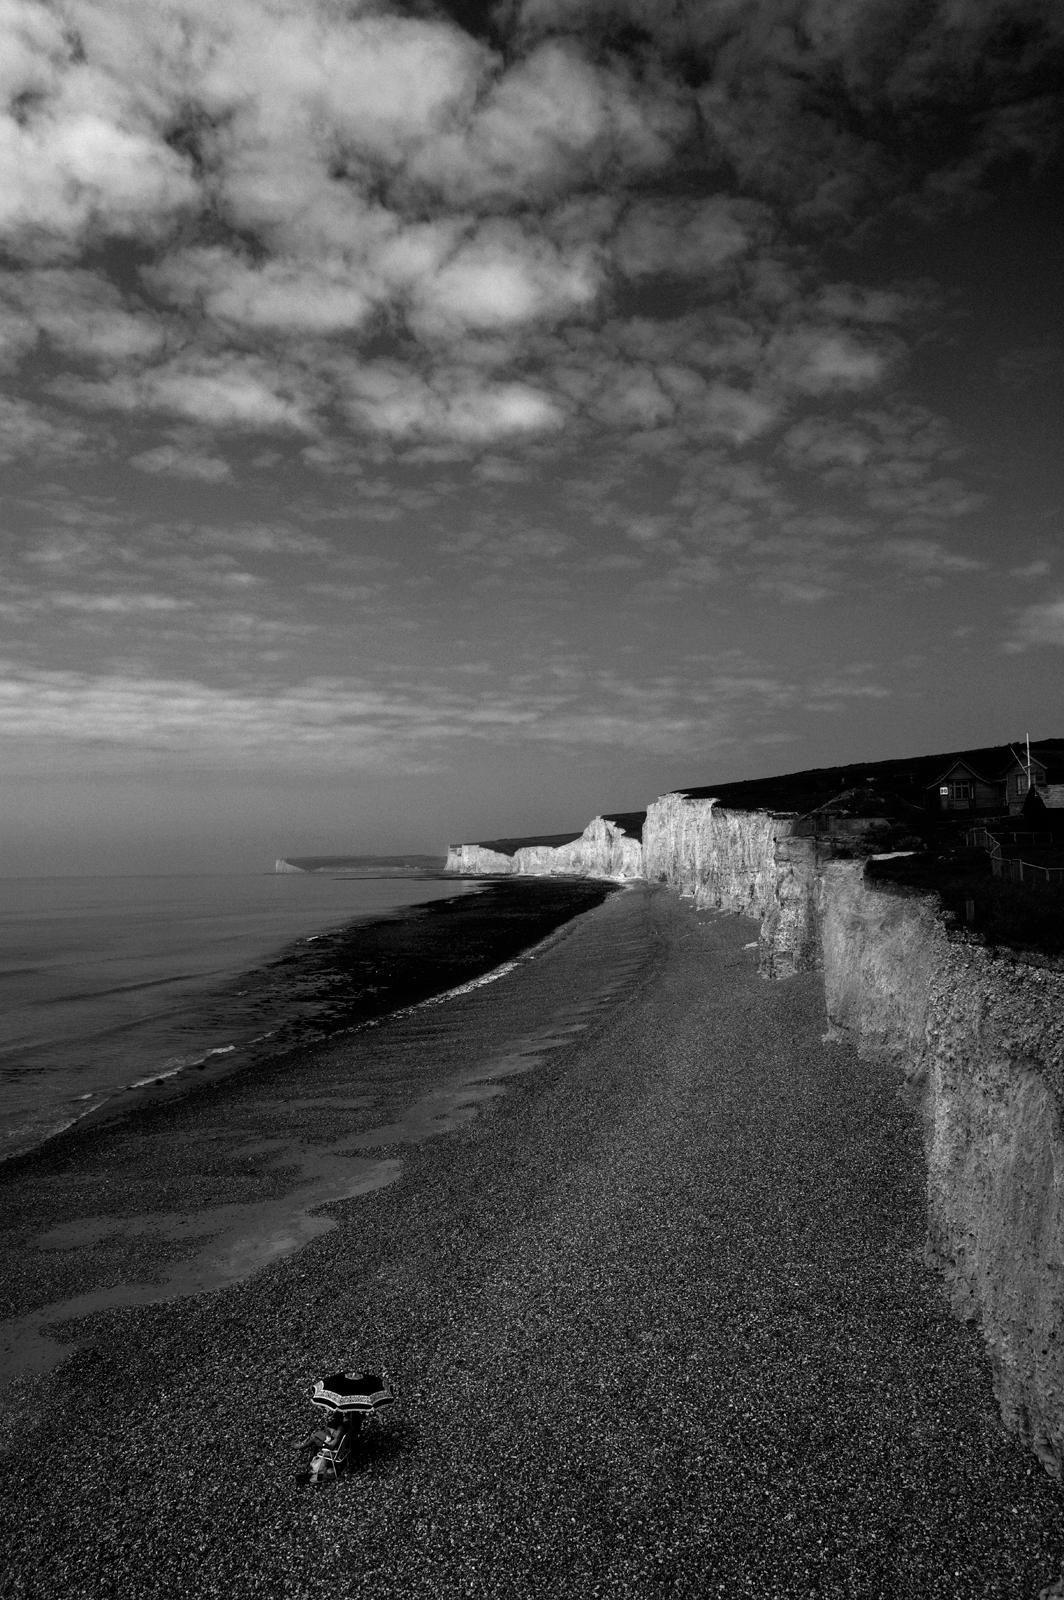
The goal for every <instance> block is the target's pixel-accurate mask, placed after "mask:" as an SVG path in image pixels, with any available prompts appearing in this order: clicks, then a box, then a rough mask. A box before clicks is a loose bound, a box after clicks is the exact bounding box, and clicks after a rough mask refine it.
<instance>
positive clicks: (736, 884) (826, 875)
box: [447, 794, 1064, 1476]
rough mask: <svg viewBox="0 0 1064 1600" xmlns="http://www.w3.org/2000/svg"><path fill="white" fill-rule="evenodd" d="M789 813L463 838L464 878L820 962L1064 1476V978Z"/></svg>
mask: <svg viewBox="0 0 1064 1600" xmlns="http://www.w3.org/2000/svg"><path fill="white" fill-rule="evenodd" d="M796 821H797V819H796V817H795V816H794V815H793V814H791V813H785V812H773V811H757V810H747V811H744V810H741V809H739V808H737V807H735V806H734V805H731V806H725V805H722V804H721V803H720V802H719V800H717V799H715V798H713V797H712V796H708V795H689V794H668V795H664V796H662V797H661V798H659V799H658V800H656V801H655V802H654V803H653V804H652V805H651V806H650V807H649V808H648V810H647V813H646V821H645V823H644V826H643V833H642V839H641V840H636V839H634V838H632V837H630V836H628V835H627V834H625V833H624V832H623V830H621V829H619V828H618V827H617V826H616V825H615V824H613V823H611V822H609V821H607V820H606V819H604V818H602V817H596V818H594V819H593V820H592V821H591V822H590V823H589V824H588V826H587V828H585V830H584V832H583V834H582V835H581V836H580V838H579V839H575V840H572V841H570V842H568V843H566V844H563V845H558V846H553V847H552V846H547V845H534V846H526V847H524V848H518V849H515V851H514V853H513V854H512V855H511V854H506V853H502V852H498V851H492V850H490V849H486V848H485V847H484V846H480V845H455V846H452V847H451V848H450V850H449V851H448V857H447V868H448V870H449V871H452V872H460V873H471V872H473V873H477V874H492V873H507V874H513V873H517V874H527V875H556V874H566V875H582V876H587V877H603V878H613V879H624V878H640V877H642V878H646V879H648V880H650V881H652V882H659V883H663V884H667V885H668V886H669V887H670V888H672V889H673V890H674V891H675V892H676V893H677V894H679V895H682V896H685V897H687V898H690V899H692V900H693V901H694V903H695V904H696V905H698V906H704V907H713V908H716V909H720V910H726V911H732V912H738V913H742V914H744V915H747V916H752V917H756V918H757V919H758V921H759V924H760V937H759V940H758V962H759V968H760V971H761V972H762V973H763V974H764V975H765V976H766V977H769V978H774V979H780V978H786V977H788V976H790V975H791V974H792V973H795V972H798V971H802V970H810V969H819V970H820V971H821V972H822V973H823V980H824V995H825V1004H826V1011H827V1017H828V1025H829V1029H830V1030H832V1031H845V1032H846V1033H847V1034H849V1035H850V1036H852V1037H853V1039H854V1040H855V1042H856V1044H857V1048H858V1051H859V1053H860V1054H861V1056H862V1057H863V1058H864V1059H865V1060H867V1061H868V1062H869V1065H870V1067H873V1066H876V1065H880V1064H889V1065H890V1066H891V1067H892V1068H894V1069H896V1070H897V1071H898V1072H899V1073H900V1075H901V1077H902V1079H903V1081H904V1082H905V1083H906V1084H907V1085H908V1086H909V1088H910V1090H911V1091H912V1092H913V1093H914V1094H915V1095H916V1096H917V1097H918V1104H919V1108H920V1112H921V1115H922V1119H923V1128H924V1142H925V1151H926V1158H927V1207H928V1236H927V1255H928V1260H929V1261H930V1262H932V1263H933V1264H934V1265H935V1267H936V1268H937V1269H938V1270H939V1271H940V1272H941V1274H942V1276H943V1279H944V1281H945V1284H946V1287H947V1290H948V1293H949V1295H950V1299H951V1303H952V1305H953V1308H954V1310H955V1312H956V1313H957V1314H958V1315H959V1316H962V1317H965V1318H969V1319H973V1320H975V1321H977V1322H978V1324H979V1326H980V1328H981V1331H982V1334H983V1337H984V1339H985V1342H986V1345H987V1349H988V1351H989V1354H990V1358H991V1362H992V1365H993V1371H994V1380H995V1387H996V1392H997V1397H998V1401H999V1403H1000V1406H1001V1410H1002V1415H1003V1417H1004V1419H1005V1421H1006V1423H1007V1424H1008V1425H1009V1426H1010V1427H1012V1428H1013V1429H1015V1430H1017V1431H1018V1432H1019V1433H1020V1434H1021V1435H1022V1436H1023V1437H1024V1438H1025V1439H1026V1440H1027V1441H1028V1443H1029V1444H1030V1446H1031V1448H1032V1449H1033V1450H1034V1451H1035V1452H1036V1453H1037V1455H1038V1457H1039V1459H1040V1460H1041V1461H1042V1463H1043V1464H1044V1466H1045V1467H1046V1469H1047V1470H1048V1471H1050V1472H1051V1473H1053V1474H1054V1475H1056V1476H1059V1475H1060V1474H1061V1470H1062V1465H1064V972H1062V971H1060V970H1058V969H1057V968H1055V967H1054V966H1052V965H1051V964H1049V963H1047V962H1045V961H1043V960H1041V959H1039V958H1038V957H1035V956H1031V957H1029V958H1028V957H1025V956H1024V955H1023V954H1022V953H1017V952H1009V953H1007V954H1001V953H999V952H996V951H994V950H991V949H988V948H986V947H984V946H981V945H978V944H976V943H974V942H973V941H972V940H971V939H969V938H968V937H967V936H966V935H964V934H962V933H958V932H957V931H956V930H955V929H951V928H950V927H948V926H947V922H946V918H945V916H944V914H943V913H942V911H941V909H940V907H939V905H938V902H937V900H936V899H935V898H934V897H933V896H929V895H926V894H920V893H917V892H914V891H912V890H899V889H898V888H897V887H895V886H887V885H880V884H876V883H871V882H869V881H868V879H867V877H866V875H865V870H864V863H863V862H861V861H859V860H838V859H833V858H832V854H831V852H830V851H828V852H827V853H825V854H821V848H820V847H819V846H818V844H817V842H816V841H815V840H814V839H811V838H806V837H800V836H798V835H797V834H796V831H795V824H796Z"/></svg>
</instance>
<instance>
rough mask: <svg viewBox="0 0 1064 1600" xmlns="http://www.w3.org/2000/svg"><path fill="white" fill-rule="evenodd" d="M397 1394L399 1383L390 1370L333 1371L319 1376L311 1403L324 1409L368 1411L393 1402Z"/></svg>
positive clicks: (355, 1411) (348, 1412) (381, 1408)
mask: <svg viewBox="0 0 1064 1600" xmlns="http://www.w3.org/2000/svg"><path fill="white" fill-rule="evenodd" d="M395 1398H396V1393H395V1386H394V1384H393V1383H392V1382H391V1380H390V1378H389V1377H388V1374H387V1372H331V1373H330V1374H329V1376H328V1377H327V1378H318V1380H317V1381H316V1383H315V1385H314V1388H313V1390H312V1392H311V1396H310V1403H311V1405H314V1406H320V1407H321V1409H322V1410H323V1411H341V1412H343V1413H344V1414H345V1415H352V1414H355V1413H358V1412H361V1413H362V1414H363V1415H366V1414H368V1413H369V1412H373V1411H381V1410H383V1409H384V1407H385V1406H390V1405H393V1404H394V1403H395Z"/></svg>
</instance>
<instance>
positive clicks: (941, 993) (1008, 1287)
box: [821, 862, 1064, 1475]
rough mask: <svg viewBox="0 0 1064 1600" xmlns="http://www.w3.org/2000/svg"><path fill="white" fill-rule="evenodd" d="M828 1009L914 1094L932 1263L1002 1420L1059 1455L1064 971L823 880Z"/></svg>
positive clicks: (1063, 1370)
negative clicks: (962, 1321)
mask: <svg viewBox="0 0 1064 1600" xmlns="http://www.w3.org/2000/svg"><path fill="white" fill-rule="evenodd" d="M821 906H822V918H823V921H822V942H823V965H824V986H825V994H826V1000H827V1010H828V1016H829V1018H830V1020H831V1022H832V1024H833V1025H834V1026H837V1027H842V1028H845V1029H847V1030H848V1031H849V1032H851V1033H852V1034H853V1035H854V1037H855V1038H856V1041H857V1044H858V1048H859V1050H860V1052H861V1054H862V1055H863V1056H865V1057H866V1058H868V1059H869V1060H874V1059H878V1060H886V1061H890V1062H892V1063H893V1064H894V1065H896V1066H897V1067H898V1068H899V1069H900V1070H901V1072H902V1073H904V1074H905V1076H906V1078H907V1079H908V1080H909V1081H910V1082H911V1083H912V1084H913V1085H914V1087H915V1088H916V1089H917V1090H918V1092H919V1094H920V1097H921V1102H922V1109H923V1115H924V1129H925V1145H926V1151H927V1173H928V1176H927V1202H928V1256H929V1259H930V1260H931V1261H933V1263H934V1264H935V1265H936V1266H937V1267H939V1268H940V1270H941V1271H942V1273H943V1275H944V1277H945V1280H946V1284H947V1287H948V1289H949V1294H950V1299H951V1302H952V1305H953V1308H954V1310H955V1311H956V1312H957V1313H958V1315H960V1316H963V1317H966V1318H970V1319H973V1320H977V1321H978V1323H979V1325H980V1327H981V1330H982V1333H983V1336H984V1338H985V1340H986V1344H987V1348H988V1350H989V1352H990V1356H991V1361H992V1363H993V1369H994V1381H995V1388H996V1392H997V1397H998V1401H999V1403H1000V1405H1001V1410H1002V1415H1003V1417H1004V1419H1005V1421H1006V1423H1008V1424H1009V1425H1010V1426H1011V1427H1013V1428H1015V1429H1016V1430H1017V1431H1018V1432H1020V1433H1021V1434H1022V1435H1023V1436H1024V1437H1025V1438H1026V1439H1027V1440H1028V1442H1029V1443H1030V1445H1031V1447H1032V1448H1033V1449H1034V1450H1035V1451H1036V1452H1037V1454H1038V1456H1039V1457H1040V1459H1041V1460H1042V1462H1043V1463H1044V1464H1045V1466H1046V1467H1047V1468H1048V1469H1049V1470H1050V1471H1051V1472H1053V1473H1054V1475H1059V1473H1060V1471H1061V1466H1062V1462H1064V1129H1062V1118H1061V1112H1062V1096H1064V973H1062V972H1060V971H1056V970H1052V969H1051V968H1049V967H1048V966H1046V965H1044V964H1043V963H1042V962H1041V961H1040V960H1039V959H1038V958H1037V957H1031V958H1028V959H1025V958H1023V957H1022V956H1020V955H1017V954H1015V953H1012V952H1009V953H1001V952H997V951H993V950H988V949H986V948H984V947H983V946H981V945H977V944H974V943H972V942H970V941H968V940H967V939H966V938H965V937H964V936H963V935H961V934H958V933H956V932H954V933H951V932H949V931H948V930H947V928H946V926H945V923H944V921H943V919H942V918H941V916H939V915H938V913H937V910H936V907H935V904H934V902H933V901H931V900H929V899H927V898H925V897H921V896H917V895H911V894H906V893H904V892H898V891H897V890H892V889H885V888H880V887H877V886H875V885H872V884H869V883H868V882H867V881H866V880H865V878H864V874H863V869H862V867H861V864H860V863H857V862H850V863H844V862H836V863H832V864H829V865H827V866H826V867H825V868H824V870H823V873H822V876H821Z"/></svg>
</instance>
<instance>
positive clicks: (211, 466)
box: [129, 444, 233, 483]
mask: <svg viewBox="0 0 1064 1600" xmlns="http://www.w3.org/2000/svg"><path fill="white" fill-rule="evenodd" d="M129 464H130V466H132V467H137V468H138V469H139V471H141V472H152V473H161V474H163V475H164V476H166V477H171V478H191V479H194V480H196V481H198V482H200V483H225V482H227V481H228V480H229V479H230V478H231V477H232V476H233V471H232V468H231V467H230V465H229V463H228V461H226V460H224V459H223V458H222V457H221V456H212V455H208V454H207V453H206V452H200V451H196V450H187V449H183V448H181V447H179V446H178V445H174V444H160V445H156V447H155V448H154V449H153V450H142V451H141V453H140V454H139V455H136V456H130V458H129Z"/></svg>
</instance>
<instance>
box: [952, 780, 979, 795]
mask: <svg viewBox="0 0 1064 1600" xmlns="http://www.w3.org/2000/svg"><path fill="white" fill-rule="evenodd" d="M946 788H947V790H948V793H949V798H950V799H951V800H971V799H972V797H973V795H974V794H975V787H974V785H973V784H970V783H968V782H966V781H964V780H963V779H958V780H956V781H955V782H953V783H948V784H947V785H946Z"/></svg>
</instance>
